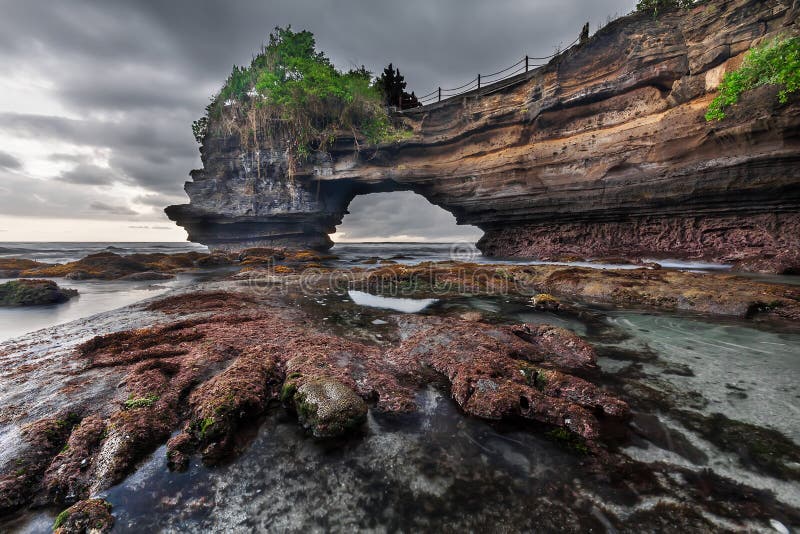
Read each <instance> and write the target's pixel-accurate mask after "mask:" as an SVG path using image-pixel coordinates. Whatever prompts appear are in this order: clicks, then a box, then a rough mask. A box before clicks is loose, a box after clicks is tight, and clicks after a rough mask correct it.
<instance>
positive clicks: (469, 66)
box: [0, 0, 635, 234]
mask: <svg viewBox="0 0 800 534" xmlns="http://www.w3.org/2000/svg"><path fill="white" fill-rule="evenodd" d="M634 4H635V0H593V1H591V2H587V1H586V0H496V1H493V2H486V1H485V0H436V1H435V2H434V1H431V0H405V1H403V2H395V1H391V2H390V1H388V0H387V1H381V0H327V1H320V0H281V1H277V0H237V1H234V2H231V1H225V0H216V1H211V0H170V1H168V2H165V1H163V0H139V1H137V2H116V1H104V2H98V1H96V0H72V1H70V2H52V1H46V0H26V1H24V2H22V1H20V2H11V1H9V2H4V3H3V16H2V17H0V61H3V64H4V66H5V67H6V69H5V70H6V71H7V72H9V73H12V74H13V73H14V72H16V71H24V72H32V73H35V74H36V75H37V76H39V77H41V78H42V79H44V80H46V81H47V82H48V83H47V84H46V85H48V86H49V87H51V88H52V89H50V91H51V92H52V94H53V97H54V98H55V99H56V100H57V101H58V102H59V104H60V105H61V106H62V107H63V108H64V109H65V110H67V112H68V113H69V114H70V115H71V116H72V117H76V118H73V119H68V118H64V117H54V116H47V115H25V114H13V113H3V114H0V139H1V138H2V136H3V135H12V136H23V137H29V138H36V139H41V138H47V139H52V140H57V141H61V142H67V143H72V144H75V145H79V146H88V147H101V148H103V149H109V150H110V155H109V157H108V162H109V164H110V166H111V172H110V173H109V176H113V177H114V179H115V180H119V181H122V182H125V183H128V184H136V185H140V186H142V187H143V188H145V189H147V190H148V191H150V192H151V193H152V194H156V195H157V194H164V195H168V196H173V197H175V196H176V195H181V188H182V185H183V182H184V181H185V179H186V176H187V173H188V172H189V170H191V169H192V168H194V167H196V166H198V164H199V161H198V160H199V158H198V152H197V147H196V145H195V143H194V140H193V138H192V135H191V129H190V124H191V121H192V120H193V119H195V118H197V117H199V116H200V115H202V113H203V110H204V108H205V106H206V104H207V103H208V100H209V97H210V96H211V94H212V93H213V92H214V91H215V90H217V89H218V88H219V87H220V85H221V84H222V82H223V81H224V79H225V77H226V76H227V74H228V73H229V72H230V69H231V66H232V65H233V64H234V63H236V64H247V63H249V61H250V59H251V56H252V54H253V52H255V51H256V50H257V49H258V47H259V46H260V45H261V43H262V42H264V41H266V40H267V38H268V34H269V31H270V30H271V29H272V28H273V27H274V26H276V25H281V26H284V25H287V24H291V25H292V26H293V27H294V28H296V29H309V30H311V31H313V32H314V33H315V34H316V36H317V42H318V46H319V48H320V49H322V50H324V51H325V52H326V53H327V54H328V55H329V56H330V57H331V58H332V59H333V60H334V62H335V63H336V64H337V65H338V66H339V67H341V68H349V67H351V66H358V65H362V64H363V65H365V66H366V67H367V68H368V69H370V70H372V71H377V72H379V71H380V70H381V69H382V67H383V66H384V65H386V64H387V63H389V62H390V61H391V62H393V63H394V64H395V65H396V66H398V67H399V68H400V69H401V71H402V72H403V74H404V75H405V76H406V79H407V81H408V82H409V89H410V90H414V91H416V93H417V94H420V95H421V94H423V93H427V92H428V91H430V90H433V89H434V88H436V87H437V86H439V85H440V84H441V85H442V86H444V87H452V86H455V85H460V84H461V83H462V82H464V81H467V80H469V79H471V78H472V77H474V75H475V74H476V73H477V72H483V73H486V72H491V71H495V70H499V69H501V68H503V67H505V66H507V65H510V64H512V63H514V62H515V61H517V60H518V59H519V58H521V57H523V56H524V55H525V54H526V53H527V54H531V55H546V54H550V53H552V52H553V50H554V48H555V47H557V46H559V45H566V44H568V43H570V42H571V41H572V40H574V38H575V37H576V36H577V35H578V33H579V31H580V28H581V26H582V25H583V23H584V22H585V21H591V22H592V28H593V29H594V28H596V27H597V25H598V23H601V22H604V21H605V20H606V18H607V17H608V15H611V14H614V13H619V14H624V13H626V12H628V11H630V10H631V9H632V7H633V5H634ZM6 109H8V108H6ZM1 158H2V154H0V166H1V165H2V159H1ZM76 163H80V162H79V161H76ZM12 164H13V162H12ZM93 176H94V178H89V179H88V180H89V181H91V180H93V179H94V180H95V181H99V176H97V175H93ZM84 180H87V179H86V178H84ZM72 181H73V182H74V183H78V182H76V181H75V177H73V180H72ZM82 183H87V182H82ZM184 198H185V197H184ZM409 209H410V210H411V211H410V213H408V214H407V215H408V217H406V218H405V219H404V220H406V221H408V220H413V218H414V217H413V214H414V213H415V211H414V210H415V209H416V208H414V207H413V206H409ZM403 233H406V234H409V233H411V232H410V231H404V232H403Z"/></svg>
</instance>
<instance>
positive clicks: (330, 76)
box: [193, 27, 397, 159]
mask: <svg viewBox="0 0 800 534" xmlns="http://www.w3.org/2000/svg"><path fill="white" fill-rule="evenodd" d="M371 82H372V77H371V74H370V73H369V72H368V71H367V70H366V69H364V68H363V67H362V68H361V69H358V70H351V71H349V72H346V73H345V72H340V71H339V70H337V69H336V67H335V66H334V65H333V64H332V63H331V61H330V60H329V59H328V58H327V57H326V56H325V54H324V53H322V52H319V51H317V50H316V43H315V40H314V35H313V34H312V33H311V32H308V31H301V32H295V31H292V29H291V28H290V27H287V28H275V31H274V32H273V33H272V34H271V35H270V38H269V44H268V45H267V46H265V47H263V48H262V50H261V53H259V54H258V55H257V56H255V57H254V58H253V61H252V63H251V64H250V66H249V67H239V66H234V67H233V70H232V71H231V74H230V76H229V77H228V79H227V81H226V82H225V85H224V86H223V88H222V90H221V91H220V92H219V94H218V95H217V96H216V97H215V98H214V100H213V101H212V103H211V105H210V106H209V107H208V112H209V114H210V115H211V118H213V119H215V121H214V122H215V123H216V124H217V125H218V126H220V127H222V128H223V129H224V128H228V129H229V130H230V131H239V133H240V134H241V136H242V140H243V142H244V143H245V144H247V145H248V146H256V147H258V146H260V144H262V143H267V144H271V145H273V146H275V145H283V146H287V145H288V148H289V152H290V155H291V156H294V157H296V158H298V159H303V158H305V157H307V156H309V155H310V154H311V153H312V151H314V150H321V151H324V150H325V147H326V146H327V145H328V144H329V143H330V142H331V141H332V140H333V139H334V136H335V134H336V133H337V132H340V131H346V132H351V133H352V134H353V135H354V137H358V136H362V137H363V138H366V139H367V141H369V142H370V143H378V142H380V141H385V140H389V139H390V138H391V137H392V136H393V135H394V134H396V133H397V132H396V131H395V130H394V129H393V128H392V126H391V123H390V120H389V116H388V113H387V111H386V109H385V108H384V106H383V103H382V95H381V93H380V90H379V89H378V88H376V87H374V86H373V85H372V83H371ZM207 126H208V124H207V123H204V122H202V119H201V120H200V121H197V122H195V124H194V125H193V128H194V129H195V136H196V137H198V138H199V139H200V140H202V137H203V136H204V135H205V130H206V128H207ZM250 143H252V145H249V144H250Z"/></svg>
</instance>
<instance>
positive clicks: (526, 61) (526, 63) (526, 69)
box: [525, 55, 528, 72]
mask: <svg viewBox="0 0 800 534" xmlns="http://www.w3.org/2000/svg"><path fill="white" fill-rule="evenodd" d="M525 72H528V56H527V55H526V56H525Z"/></svg>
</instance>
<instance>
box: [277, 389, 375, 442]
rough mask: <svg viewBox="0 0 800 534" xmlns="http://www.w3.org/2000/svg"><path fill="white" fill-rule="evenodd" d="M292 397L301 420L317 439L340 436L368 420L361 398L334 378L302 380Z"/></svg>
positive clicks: (365, 405) (364, 404)
mask: <svg viewBox="0 0 800 534" xmlns="http://www.w3.org/2000/svg"><path fill="white" fill-rule="evenodd" d="M293 400H294V406H295V409H296V410H297V415H298V417H299V418H300V423H301V424H302V425H303V426H304V427H305V428H306V429H307V430H309V431H310V432H311V433H312V434H313V435H314V437H317V438H331V437H336V436H341V435H342V434H345V433H346V432H347V431H348V430H352V429H354V428H357V427H359V426H361V425H362V424H363V423H364V422H365V421H366V419H367V404H366V403H365V402H364V400H363V399H362V398H361V397H359V396H358V395H356V393H355V392H354V391H353V390H351V389H350V388H349V387H347V386H345V385H344V384H342V383H341V382H339V381H338V380H336V379H334V378H319V379H315V380H309V381H307V382H304V383H303V384H302V385H301V386H300V387H299V388H297V391H296V392H295V393H294V397H293Z"/></svg>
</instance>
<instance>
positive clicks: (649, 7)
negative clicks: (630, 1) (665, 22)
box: [636, 0, 695, 17]
mask: <svg viewBox="0 0 800 534" xmlns="http://www.w3.org/2000/svg"><path fill="white" fill-rule="evenodd" d="M694 3H695V0H639V3H638V4H636V11H639V12H640V13H651V14H652V15H653V16H654V17H657V16H658V15H660V14H661V13H664V12H666V11H672V10H674V9H680V8H687V7H691V6H692V4H694Z"/></svg>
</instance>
